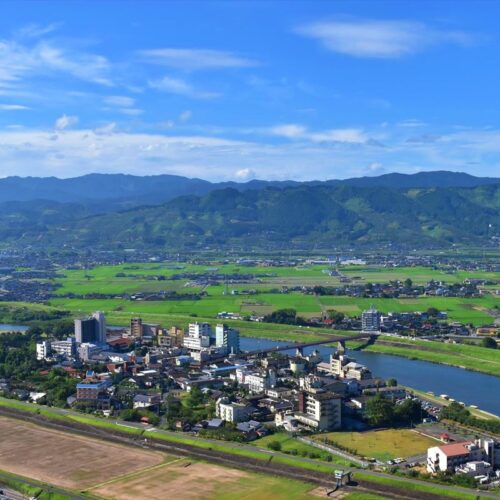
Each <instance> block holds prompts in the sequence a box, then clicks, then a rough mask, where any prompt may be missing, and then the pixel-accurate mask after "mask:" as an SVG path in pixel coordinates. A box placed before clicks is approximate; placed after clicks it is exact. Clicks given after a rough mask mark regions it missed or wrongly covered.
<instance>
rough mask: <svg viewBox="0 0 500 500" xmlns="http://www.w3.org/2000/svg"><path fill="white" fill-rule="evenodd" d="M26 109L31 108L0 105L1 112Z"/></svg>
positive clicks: (20, 105)
mask: <svg viewBox="0 0 500 500" xmlns="http://www.w3.org/2000/svg"><path fill="white" fill-rule="evenodd" d="M26 109H30V108H29V107H28V106H23V105H22V104H0V111H22V110H26Z"/></svg>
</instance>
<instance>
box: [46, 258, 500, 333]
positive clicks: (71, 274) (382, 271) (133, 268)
mask: <svg viewBox="0 0 500 500" xmlns="http://www.w3.org/2000/svg"><path fill="white" fill-rule="evenodd" d="M178 267H179V268H176V266H172V265H166V264H124V265H120V266H99V267H96V268H94V269H90V270H62V271H61V274H63V275H64V277H61V278H57V279H56V280H55V282H56V283H57V284H59V285H60V288H58V289H57V291H56V293H57V294H60V295H62V294H68V293H73V294H77V295H85V294H90V293H103V294H111V295H115V296H116V298H114V299H107V300H95V299H89V300H82V299H66V298H60V299H57V298H56V299H54V300H52V301H51V304H52V305H55V306H57V307H62V308H65V309H68V310H71V311H85V312H86V311H89V310H97V309H99V310H103V311H106V312H124V313H129V314H134V313H136V314H142V315H144V316H147V315H151V316H153V315H155V316H159V315H161V316H170V315H181V316H189V315H192V314H196V315H198V316H202V317H209V318H213V317H215V316H216V314H217V313H218V312H221V311H231V312H235V313H241V314H242V315H245V314H257V315H263V314H267V313H269V312H271V311H273V310H275V309H280V308H294V309H296V310H297V312H298V313H299V314H301V315H303V316H305V317H311V316H315V315H316V316H317V315H319V314H320V313H321V311H322V310H324V309H328V308H335V309H337V310H339V311H342V312H344V313H345V314H347V315H350V316H354V315H358V314H360V312H361V311H362V310H364V309H367V308H368V307H369V306H370V305H371V304H374V305H375V306H376V307H377V308H378V309H379V310H380V311H382V312H389V311H395V312H400V311H415V310H420V311H423V310H426V309H427V308H429V307H436V308H438V309H440V310H442V311H446V312H447V313H448V316H449V318H450V320H457V321H461V322H465V323H473V324H477V325H480V324H484V323H489V322H491V320H492V315H491V313H490V311H491V310H492V309H493V308H494V307H495V305H499V304H500V299H499V298H498V297H496V296H495V295H492V294H489V295H487V296H484V297H481V298H477V299H476V298H474V299H458V298H429V297H422V298H418V299H412V300H408V299H406V300H405V299H373V300H372V299H363V298H357V297H321V298H320V299H318V298H316V297H313V296H309V295H303V294H301V293H288V294H280V293H269V291H270V290H271V289H277V288H281V287H282V286H289V287H290V286H302V285H305V286H312V285H326V286H333V285H339V284H340V281H339V278H338V277H332V276H329V275H328V274H327V273H325V271H326V270H328V269H327V266H318V265H315V266H302V267H245V266H236V265H220V266H215V267H207V266H205V265H191V264H186V265H184V264H181V265H179V266H178ZM341 272H342V273H343V274H344V275H346V276H349V277H350V278H351V279H352V280H353V281H354V282H355V283H368V282H387V281H390V280H395V279H400V280H404V279H406V278H411V279H412V280H413V281H414V283H426V282H427V281H429V280H430V279H436V280H445V281H448V282H461V281H463V280H464V279H465V278H488V279H491V280H497V281H498V280H499V276H498V275H496V274H495V273H485V272H474V273H468V272H458V273H455V274H447V273H445V272H443V271H437V270H432V269H429V268H424V267H406V268H376V267H367V266H350V267H345V268H341ZM180 273H195V274H198V275H201V274H219V275H220V274H224V275H230V274H245V275H252V276H254V277H255V278H256V279H258V280H260V283H257V284H255V283H249V284H244V283H240V284H234V285H233V284H230V285H229V286H228V287H229V289H231V290H233V289H234V290H238V291H241V290H244V289H249V288H251V289H256V290H258V291H259V294H258V295H231V294H228V295H224V294H223V292H224V290H225V287H224V286H223V284H221V285H216V286H209V287H207V288H206V289H205V290H204V291H205V292H206V293H207V294H208V295H207V296H206V297H203V298H202V299H201V300H196V301H193V300H179V301H161V302H132V301H128V300H124V299H121V298H120V295H122V294H131V293H134V292H144V291H150V292H154V291H158V290H167V291H177V292H179V293H187V292H198V291H200V288H196V287H195V288H193V287H188V288H187V287H186V285H187V284H188V281H189V280H188V279H187V278H182V279H179V280H172V279H170V278H171V277H172V276H173V275H175V274H180ZM122 274H123V275H124V276H117V275H122ZM153 276H156V277H158V276H161V277H164V278H165V280H162V281H158V280H150V279H148V277H153Z"/></svg>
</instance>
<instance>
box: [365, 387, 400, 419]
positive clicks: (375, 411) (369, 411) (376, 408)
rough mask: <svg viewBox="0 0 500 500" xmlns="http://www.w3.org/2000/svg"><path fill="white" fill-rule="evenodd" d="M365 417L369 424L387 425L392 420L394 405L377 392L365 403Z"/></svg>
mask: <svg viewBox="0 0 500 500" xmlns="http://www.w3.org/2000/svg"><path fill="white" fill-rule="evenodd" d="M365 418H366V420H368V422H369V423H370V424H371V425H374V426H377V427H380V426H383V425H389V424H391V423H392V422H393V420H394V405H393V403H392V402H391V401H389V400H388V399H385V398H384V397H383V396H382V395H380V394H378V395H377V396H375V397H374V398H373V399H370V400H368V402H367V403H366V409H365Z"/></svg>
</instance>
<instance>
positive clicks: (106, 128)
mask: <svg viewBox="0 0 500 500" xmlns="http://www.w3.org/2000/svg"><path fill="white" fill-rule="evenodd" d="M116 128H117V127H116V123H115V122H111V123H107V124H106V125H103V126H102V127H97V128H96V129H94V133H96V134H97V135H109V134H114V133H115V132H116Z"/></svg>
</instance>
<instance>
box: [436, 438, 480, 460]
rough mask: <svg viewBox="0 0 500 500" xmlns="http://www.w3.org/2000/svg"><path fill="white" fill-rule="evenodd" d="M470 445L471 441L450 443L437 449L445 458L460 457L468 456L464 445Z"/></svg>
mask: <svg viewBox="0 0 500 500" xmlns="http://www.w3.org/2000/svg"><path fill="white" fill-rule="evenodd" d="M468 444H472V441H464V442H462V443H452V444H445V445H444V446H440V447H439V449H440V450H441V451H442V452H443V453H444V454H445V455H446V456H447V457H458V456H461V455H468V454H469V450H468V449H467V448H466V445H468Z"/></svg>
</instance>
